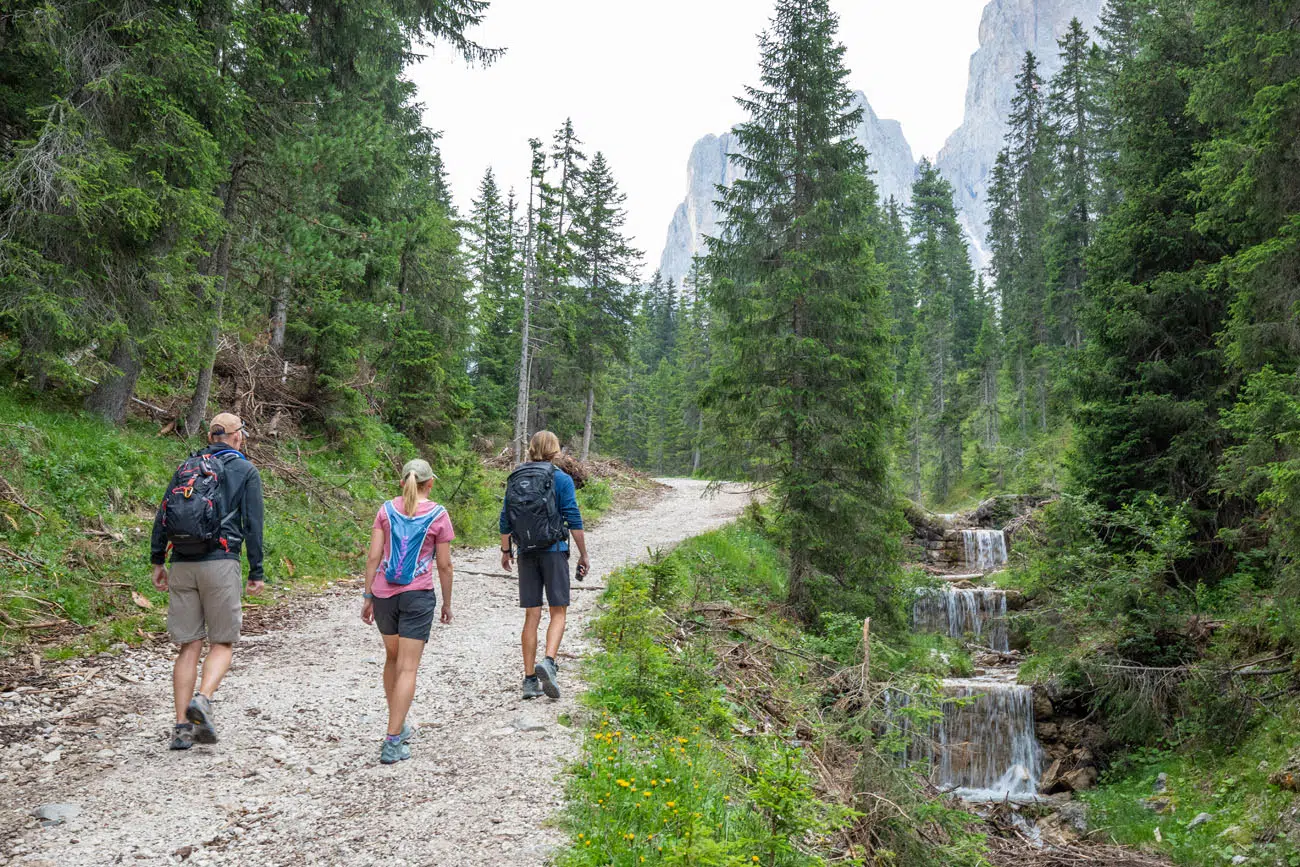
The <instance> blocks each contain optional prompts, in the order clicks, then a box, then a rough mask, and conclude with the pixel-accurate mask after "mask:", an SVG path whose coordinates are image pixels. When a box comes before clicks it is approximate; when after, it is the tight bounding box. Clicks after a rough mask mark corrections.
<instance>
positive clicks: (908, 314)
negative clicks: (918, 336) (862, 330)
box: [876, 196, 916, 379]
mask: <svg viewBox="0 0 1300 867" xmlns="http://www.w3.org/2000/svg"><path fill="white" fill-rule="evenodd" d="M881 216H882V220H881V227H880V233H879V242H878V243H877V244H876V259H877V260H878V261H879V262H880V264H881V266H882V267H883V268H884V269H885V291H886V292H887V293H888V297H889V318H890V325H891V329H890V330H891V331H892V333H893V338H894V372H895V378H896V379H898V378H901V376H902V370H903V368H904V367H905V366H906V364H907V358H908V356H909V355H910V354H911V351H912V339H913V335H914V333H915V331H916V287H915V286H914V285H913V277H912V256H911V248H910V246H909V244H908V232H907V225H906V224H905V223H904V222H903V207H902V205H900V204H899V203H898V200H897V199H895V198H894V197H893V196H890V197H889V199H888V201H886V202H885V206H884V210H883V213H882V215H881Z"/></svg>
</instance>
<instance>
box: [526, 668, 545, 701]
mask: <svg viewBox="0 0 1300 867" xmlns="http://www.w3.org/2000/svg"><path fill="white" fill-rule="evenodd" d="M541 697H542V683H541V681H539V680H538V679H537V675H535V674H534V675H530V676H528V677H525V678H524V698H526V699H528V698H541Z"/></svg>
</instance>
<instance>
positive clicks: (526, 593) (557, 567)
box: [519, 551, 569, 608]
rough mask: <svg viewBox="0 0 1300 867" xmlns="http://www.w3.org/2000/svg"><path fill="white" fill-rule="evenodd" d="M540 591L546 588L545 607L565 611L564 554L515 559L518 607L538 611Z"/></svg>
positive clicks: (566, 569)
mask: <svg viewBox="0 0 1300 867" xmlns="http://www.w3.org/2000/svg"><path fill="white" fill-rule="evenodd" d="M543 587H544V588H546V604H547V605H549V606H551V607H552V608H566V607H568V604H569V552H568V551H542V552H541V553H539V554H521V555H519V607H520V608H540V607H541V605H542V588H543Z"/></svg>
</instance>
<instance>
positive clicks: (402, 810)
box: [0, 480, 747, 867]
mask: <svg viewBox="0 0 1300 867" xmlns="http://www.w3.org/2000/svg"><path fill="white" fill-rule="evenodd" d="M670 485H671V487H670V489H669V490H668V491H667V492H666V494H665V495H664V496H663V497H662V498H661V499H659V500H658V501H657V502H656V503H654V504H653V505H652V506H649V507H647V508H643V509H637V510H633V511H627V512H623V513H619V514H615V515H612V516H610V517H608V518H607V519H606V520H605V521H603V522H602V524H601V525H600V527H598V528H597V529H595V530H593V531H592V533H591V536H590V539H591V551H592V570H593V571H592V576H591V577H590V578H589V579H588V580H587V582H586V583H585V585H577V584H575V586H576V587H582V588H583V589H580V590H577V591H576V593H575V594H574V595H575V599H574V605H573V608H572V609H571V612H570V627H569V634H568V638H567V639H566V643H565V647H564V650H565V651H566V652H568V653H570V654H573V655H575V656H581V655H582V654H583V653H584V651H585V650H586V644H585V640H584V637H583V632H584V629H583V625H584V623H585V620H586V614H587V612H588V611H589V610H590V608H591V606H592V604H593V602H594V601H595V597H596V596H597V595H598V593H597V592H596V591H595V590H593V589H591V588H592V587H593V585H603V583H604V582H603V580H602V579H603V578H604V576H605V575H607V574H608V573H609V571H610V570H612V569H614V568H617V567H618V566H621V565H624V564H626V563H629V562H632V561H634V560H637V559H639V558H641V557H644V556H645V555H646V550H647V548H658V547H665V546H670V545H672V544H674V543H676V542H679V541H681V540H683V539H685V538H688V537H690V536H693V535H696V534H699V533H701V532H704V531H706V530H710V529H713V528H716V527H718V526H720V525H722V524H724V523H726V522H727V521H729V520H731V519H732V518H734V517H735V516H736V515H737V514H738V513H739V511H740V509H741V508H742V507H743V506H744V503H745V501H746V499H747V497H745V496H744V495H742V494H740V493H738V492H726V493H723V494H721V495H719V496H716V497H711V498H705V497H703V496H702V495H703V493H704V489H705V484H704V483H703V482H695V481H682V480H673V481H671V482H670ZM456 567H457V575H456V590H455V596H454V604H455V615H456V621H455V623H454V624H453V625H452V626H450V627H440V626H438V625H436V624H435V626H434V635H433V638H432V639H431V640H430V643H429V646H428V649H427V650H426V652H425V658H424V664H423V665H422V667H421V669H420V681H419V688H418V691H417V693H416V699H415V706H414V707H413V708H412V711H411V719H412V721H413V722H414V723H415V724H417V725H418V726H419V735H418V737H417V739H416V741H415V742H414V743H413V752H414V757H413V758H412V760H411V761H408V762H403V763H401V764H399V765H395V766H391V767H385V766H381V765H380V764H379V763H378V761H377V757H378V750H379V738H380V736H381V735H382V731H383V726H384V719H385V716H384V700H383V690H382V685H381V683H380V671H381V668H380V659H381V656H382V646H381V644H380V640H379V636H378V635H377V633H375V632H374V630H373V629H369V628H366V627H365V626H363V625H362V623H361V622H360V620H359V619H358V611H359V602H358V599H357V596H358V594H357V591H356V590H355V588H350V589H347V590H339V591H337V592H333V593H330V594H327V595H324V596H322V597H319V598H318V599H317V600H314V601H313V602H312V603H311V604H309V605H308V606H307V607H306V608H305V610H303V611H302V612H300V613H299V615H298V616H296V617H294V618H293V621H292V623H291V624H290V625H289V626H287V627H285V628H283V629H281V630H278V631H274V632H271V633H269V634H267V635H263V636H254V637H253V639H252V640H250V641H248V642H247V643H246V644H245V645H241V647H240V649H239V650H238V651H237V652H236V656H235V667H234V669H233V671H232V672H231V675H230V677H229V679H228V680H227V682H226V684H225V686H224V687H223V688H222V691H221V693H220V694H219V695H218V700H217V703H216V714H217V725H218V729H219V731H220V732H221V735H222V741H221V743H220V744H219V745H217V746H215V747H206V748H202V747H196V748H195V749H194V750H192V751H190V752H189V753H172V752H169V751H168V750H167V749H166V739H167V737H168V734H169V728H170V722H171V719H170V711H169V708H170V703H171V697H170V658H169V656H168V655H166V654H164V653H163V652H162V650H161V649H154V650H139V651H131V652H129V653H125V654H123V655H121V656H119V657H114V658H111V659H95V660H89V661H83V662H79V663H75V664H70V665H67V666H66V667H65V668H66V670H59V671H58V673H57V674H56V675H55V676H56V677H59V676H63V677H64V678H65V680H66V682H67V683H68V684H69V687H68V688H66V689H63V691H55V690H54V689H51V690H48V691H45V692H35V691H24V692H18V693H14V692H9V693H3V694H0V743H7V744H8V746H6V747H3V748H0V864H15V865H17V864H23V865H36V864H43V865H55V864H57V865H106V864H114V863H121V864H179V863H185V864H190V865H203V864H207V865H217V864H248V865H290V864H293V865H300V864H320V865H345V864H346V865H371V864H374V865H385V867H399V865H434V864H437V865H474V867H479V865H482V867H487V865H538V864H542V863H543V862H544V861H545V860H546V856H547V853H548V852H549V851H550V850H551V849H552V847H554V846H555V845H556V844H557V843H558V842H560V841H561V839H562V838H561V836H560V834H559V833H558V832H557V831H555V830H554V829H551V828H548V827H547V825H548V817H551V816H553V814H554V813H555V812H556V811H557V809H558V808H559V807H560V805H561V803H562V799H563V791H562V789H563V782H562V780H561V779H559V778H558V774H559V771H560V770H561V768H562V766H563V764H564V762H565V761H566V760H568V759H571V758H572V757H574V756H575V755H576V754H577V751H578V749H579V745H580V742H579V737H580V735H579V733H578V732H577V731H576V730H575V729H573V728H570V727H568V726H566V725H565V724H564V723H565V722H567V717H566V716H565V715H566V714H570V713H573V712H574V711H575V710H576V709H577V708H578V705H577V703H576V702H575V701H574V689H573V685H574V684H575V680H576V675H577V669H578V665H577V663H576V661H574V660H573V659H562V660H561V666H562V671H561V684H562V685H565V686H567V687H568V688H567V689H566V690H565V693H564V697H563V698H561V699H560V700H559V701H557V702H551V701H549V700H545V699H542V700H538V701H533V702H524V701H522V700H521V699H520V698H519V692H518V690H519V680H520V665H519V661H518V632H519V626H520V622H521V619H520V613H519V610H518V608H517V607H516V605H517V596H516V593H517V591H516V586H515V583H514V581H512V580H507V579H505V578H503V577H501V576H500V567H499V563H497V555H496V554H495V553H494V549H488V550H475V551H464V552H460V553H459V554H458V555H457V557H456ZM83 681H84V682H86V684H87V685H86V686H84V687H83V686H80V684H81V683H82V682H83ZM59 682H62V681H59ZM65 702H66V703H65ZM43 805H67V806H68V807H70V808H71V812H73V813H75V814H76V815H75V816H73V817H72V818H68V819H66V820H65V821H62V822H41V821H38V820H37V819H36V818H34V817H33V815H32V811H33V810H35V809H37V808H40V807H42V806H43Z"/></svg>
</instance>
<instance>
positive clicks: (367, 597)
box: [361, 593, 375, 599]
mask: <svg viewBox="0 0 1300 867" xmlns="http://www.w3.org/2000/svg"><path fill="white" fill-rule="evenodd" d="M361 598H362V599H374V598H375V594H373V593H362V594H361Z"/></svg>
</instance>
